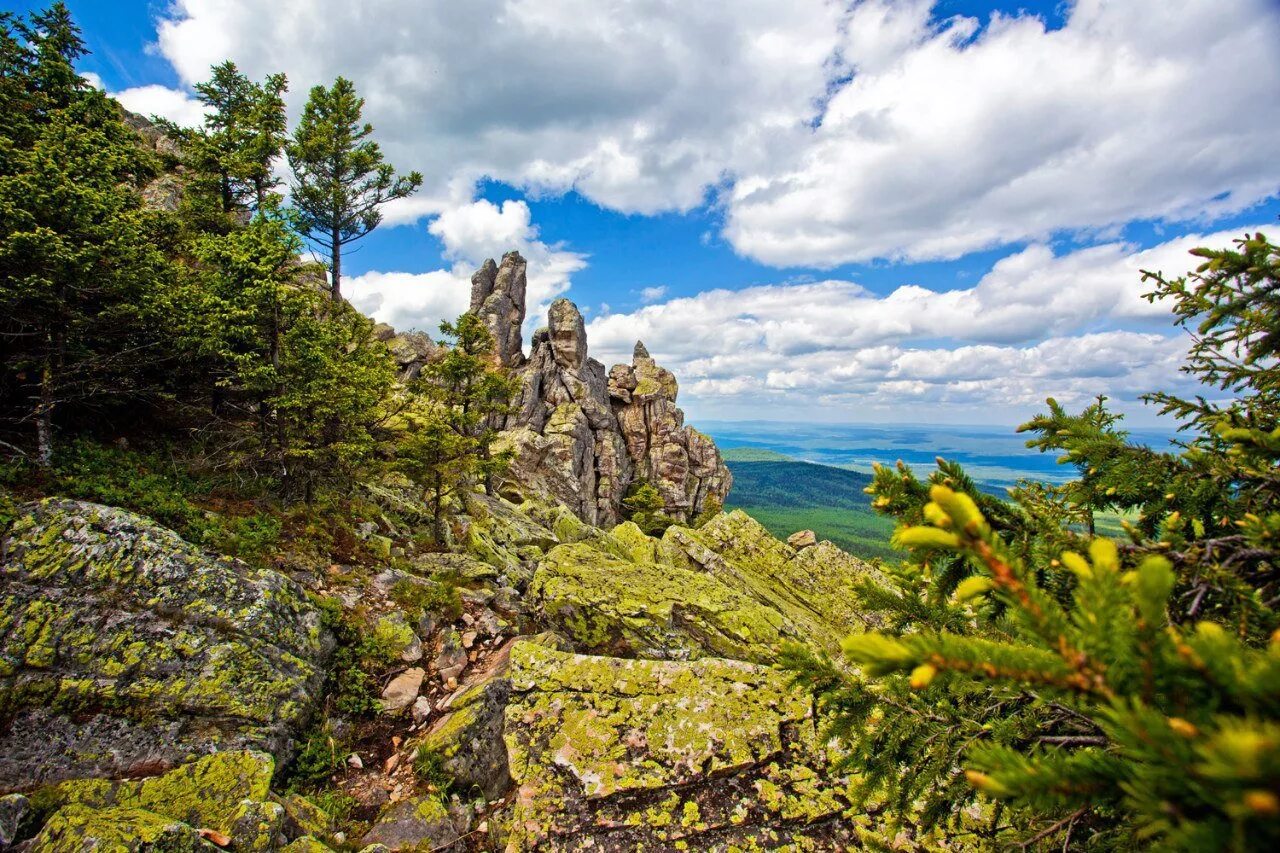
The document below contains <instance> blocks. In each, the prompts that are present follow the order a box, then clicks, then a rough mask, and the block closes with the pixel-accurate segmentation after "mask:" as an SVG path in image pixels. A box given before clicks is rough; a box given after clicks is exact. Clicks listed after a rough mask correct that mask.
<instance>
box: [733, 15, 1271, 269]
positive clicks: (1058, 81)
mask: <svg viewBox="0 0 1280 853" xmlns="http://www.w3.org/2000/svg"><path fill="white" fill-rule="evenodd" d="M930 5H931V4H928V3H905V4H904V3H889V2H887V1H886V0H868V2H864V3H862V4H860V5H859V6H858V7H857V8H856V9H855V11H854V13H853V18H852V20H851V21H850V22H849V24H848V29H847V31H848V33H849V36H848V43H847V49H846V51H845V53H844V57H845V59H846V61H848V62H849V63H850V64H851V65H852V66H853V68H854V72H855V73H854V74H853V77H852V80H851V81H850V82H849V83H848V84H847V85H845V86H843V87H842V88H840V89H839V91H837V92H836V93H835V94H834V95H833V96H832V97H831V99H830V101H829V102H828V105H827V109H826V112H825V113H824V115H823V117H822V121H821V124H820V126H818V127H816V128H815V129H814V130H813V131H812V132H811V133H810V134H809V135H808V137H807V139H805V141H804V142H803V144H800V145H797V146H796V147H795V148H794V150H793V153H792V155H791V157H790V159H789V161H786V162H784V161H781V160H778V159H774V160H771V161H770V162H768V163H765V164H763V168H760V169H757V170H754V171H751V170H748V171H744V172H742V173H740V174H739V176H738V179H737V180H736V182H735V184H734V185H733V187H732V189H731V190H730V191H729V196H730V198H729V201H728V204H727V209H728V223H727V227H726V235H727V237H728V239H729V241H730V242H731V243H732V244H733V245H734V246H735V248H737V249H738V250H739V251H740V252H742V253H744V254H746V255H749V256H751V257H753V258H756V259H758V260H761V261H764V262H766V263H770V264H777V265H789V264H815V265H827V264H830V265H834V264H838V263H843V262H848V261H865V260H870V259H873V258H893V259H911V260H920V259H932V258H955V257H958V256H960V255H963V254H965V253H967V252H970V251H973V250H976V249H982V248H987V247H990V246H997V245H1005V244H1008V243H1011V242H1017V241H1021V240H1026V239H1038V238H1043V237H1045V236H1047V235H1049V234H1051V233H1054V232H1055V231H1059V230H1064V229H1065V230H1072V231H1081V230H1087V229H1099V228H1105V227H1107V226H1111V225H1116V224H1118V223H1124V222H1127V221H1130V220H1133V219H1141V218H1156V219H1167V220H1176V221H1184V220H1188V219H1193V218H1197V217H1212V216H1214V215H1218V214H1222V213H1225V212H1229V211H1238V210H1241V209H1243V208H1245V207H1247V206H1248V205H1250V204H1252V203H1254V202H1256V201H1257V200H1259V199H1262V198H1265V197H1268V196H1271V195H1273V194H1275V193H1276V192H1277V190H1280V166H1277V164H1276V161H1275V158H1274V157H1273V156H1272V140H1273V139H1274V136H1275V129H1276V127H1277V126H1280V51H1277V50H1276V45H1277V44H1280V18H1278V17H1277V14H1276V13H1277V7H1276V6H1275V5H1274V4H1273V3H1269V2H1267V1H1266V0H1180V2H1177V3H1174V4H1172V5H1170V4H1169V3H1166V2H1162V0H1125V2H1117V0H1077V2H1075V3H1074V4H1073V5H1072V8H1071V10H1070V13H1069V16H1068V19H1067V21H1066V25H1065V26H1064V27H1062V28H1061V29H1058V30H1051V31H1049V30H1046V28H1045V26H1044V24H1043V22H1042V21H1041V20H1040V19H1038V18H1035V17H1014V18H1009V17H1001V16H997V17H996V18H995V19H994V20H993V21H992V22H991V23H990V25H989V26H988V27H986V28H985V29H984V30H982V31H981V32H977V31H976V29H977V26H978V23H977V21H975V20H973V19H970V18H953V19H952V20H950V21H949V22H947V23H945V24H943V25H942V26H941V27H931V26H929V25H928V24H929V15H930V8H929V7H930ZM879 36H884V38H880V37H879Z"/></svg>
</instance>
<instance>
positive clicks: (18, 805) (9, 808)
mask: <svg viewBox="0 0 1280 853" xmlns="http://www.w3.org/2000/svg"><path fill="white" fill-rule="evenodd" d="M30 807H31V803H30V802H28V801H27V798H26V797H24V796H22V795H21V794H9V795H8V796H6V797H0V850H7V849H9V845H11V844H13V842H14V841H16V840H17V839H18V824H20V823H22V818H23V816H25V815H26V813H27V809H29V808H30Z"/></svg>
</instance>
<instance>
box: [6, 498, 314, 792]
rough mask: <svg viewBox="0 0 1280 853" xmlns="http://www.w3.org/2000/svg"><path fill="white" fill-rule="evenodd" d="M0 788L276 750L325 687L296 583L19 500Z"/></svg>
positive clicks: (121, 522)
mask: <svg viewBox="0 0 1280 853" xmlns="http://www.w3.org/2000/svg"><path fill="white" fill-rule="evenodd" d="M0 602H2V605H0V715H2V716H3V717H4V719H5V721H6V724H5V725H4V726H3V728H0V788H9V789H14V788H24V787H30V786H32V785H35V784H38V783H41V782H47V781H53V780H58V779H68V778H73V777H80V776H94V775H96V776H115V777H121V776H128V775H132V774H135V773H137V772H155V769H156V768H162V767H164V766H166V765H168V766H172V765H173V764H175V763H177V762H179V761H181V760H182V759H184V758H185V757H187V756H190V755H193V754H200V753H204V752H208V751H210V750H212V749H242V748H246V747H249V748H261V749H264V750H266V751H269V752H271V753H273V754H275V755H279V756H285V757H287V756H288V755H289V753H290V750H291V746H292V738H293V735H294V733H295V732H296V731H297V729H298V728H299V727H300V726H301V725H303V724H304V723H305V722H306V721H307V720H308V719H309V717H310V716H311V713H312V711H313V708H314V707H315V703H316V701H317V698H318V696H319V693H320V685H321V683H322V681H323V673H322V663H323V659H324V654H325V643H326V638H325V635H324V632H323V630H322V628H321V625H320V614H319V612H318V611H317V610H316V609H315V608H314V607H313V606H312V605H311V603H310V602H309V601H308V600H307V597H306V594H305V593H304V591H303V590H302V588H301V587H300V586H298V585H297V584H296V583H294V582H293V581H291V580H289V579H288V578H286V577H285V576H284V575H282V574H279V573H278V572H274V571H269V570H264V569H255V568H252V567H250V566H248V565H245V564H244V563H241V562H239V561H236V560H231V559H227V558H213V557H210V556H209V555H207V554H205V553H203V552H201V551H200V550H199V549H198V548H196V547H195V546H193V545H190V544H188V543H187V542H185V541H183V540H182V539H181V538H180V537H179V536H178V535H177V534H175V533H173V532H172V531H170V530H167V529H165V528H163V527H160V526H158V525H156V524H154V523H153V522H151V521H148V520H147V519H145V518H142V517H141V516H138V515H135V514H133V513H130V512H126V511H124V510H119V509H112V508H109V507H104V506H99V505H96V504H90V503H84V502H79V501H70V500H57V499H50V500H45V501H42V502H39V503H35V504H28V505H26V506H24V507H22V508H21V509H20V511H19V513H18V517H17V519H16V520H15V521H14V523H13V525H12V527H11V528H10V531H9V535H8V537H7V538H6V539H5V541H4V543H3V549H2V551H0Z"/></svg>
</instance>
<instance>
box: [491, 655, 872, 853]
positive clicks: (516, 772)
mask: <svg viewBox="0 0 1280 853" xmlns="http://www.w3.org/2000/svg"><path fill="white" fill-rule="evenodd" d="M510 678H511V689H512V695H511V700H510V703H509V704H508V706H507V713H506V724H507V725H506V735H505V738H506V743H507V749H508V751H509V753H510V756H511V758H510V764H511V772H512V775H513V777H514V778H515V782H516V784H517V785H518V786H519V788H518V793H517V796H516V800H515V804H514V806H513V811H512V814H511V816H510V821H509V826H510V832H511V841H510V846H509V848H508V849H511V850H533V849H546V850H582V849H591V850H607V851H613V850H618V851H621V850H637V849H645V850H673V849H689V850H730V849H769V850H776V849H823V850H838V849H846V847H847V846H849V845H850V843H851V842H852V840H853V839H852V837H851V832H852V824H851V823H850V822H849V817H850V811H851V806H850V802H851V795H850V785H849V781H848V780H846V779H843V778H841V777H839V775H838V774H836V773H835V772H834V771H833V770H832V758H833V757H834V756H832V755H829V754H828V747H827V746H826V745H825V744H823V743H821V742H820V740H819V737H818V735H817V729H816V726H815V723H814V720H812V719H811V707H812V706H811V702H810V700H809V698H808V697H807V696H806V695H805V694H804V693H803V692H802V691H799V690H795V689H792V688H790V687H789V686H788V677H787V675H786V674H785V673H780V672H776V671H774V670H771V669H767V668H764V667H758V666H753V665H751V664H747V663H741V662H737V661H727V660H720V659H703V660H698V661H693V662H660V661H636V660H622V659H618V658H602V657H589V656H585V655H573V654H565V653H561V652H556V651H554V650H551V649H548V648H545V647H542V646H537V645H533V644H526V643H518V644H516V646H515V647H514V648H513V650H512V653H511V671H510Z"/></svg>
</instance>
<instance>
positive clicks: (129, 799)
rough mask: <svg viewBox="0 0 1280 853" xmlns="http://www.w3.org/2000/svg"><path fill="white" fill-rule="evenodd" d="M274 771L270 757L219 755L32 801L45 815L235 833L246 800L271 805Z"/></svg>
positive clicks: (74, 782)
mask: <svg viewBox="0 0 1280 853" xmlns="http://www.w3.org/2000/svg"><path fill="white" fill-rule="evenodd" d="M274 771H275V761H274V760H273V759H272V757H271V756H270V755H266V754H264V753H261V752H242V751H237V752H218V753H214V754H213V755H206V756H205V757H203V758H200V759H197V760H196V761H192V762H189V763H187V764H184V765H182V766H181V767H178V768H176V769H174V770H170V771H169V772H168V773H163V774H161V775H159V776H152V777H149V778H146V779H139V780H122V781H113V780H110V779H69V780H66V781H63V782H58V783H55V784H53V785H48V786H46V787H43V788H40V789H39V790H38V791H36V793H35V794H33V795H32V800H33V802H35V803H37V804H39V806H40V807H41V808H42V809H44V810H61V809H64V808H67V807H76V808H84V809H92V810H103V809H110V808H125V809H137V810H142V811H146V812H151V813H153V814H158V815H163V816H165V817H167V818H172V819H174V820H177V821H181V822H182V823H186V824H190V825H191V826H196V827H204V828H206V829H213V830H217V831H218V832H223V833H230V832H231V831H232V828H233V827H234V826H235V824H236V822H237V821H238V820H239V819H240V817H241V816H242V814H243V811H244V809H243V804H244V803H245V802H246V801H248V802H258V803H261V802H264V801H266V800H267V798H268V794H269V790H270V786H271V775H272V773H273V772H274ZM272 805H277V804H275V803H272ZM277 808H279V806H278V805H277ZM281 811H282V812H283V809H281Z"/></svg>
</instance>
